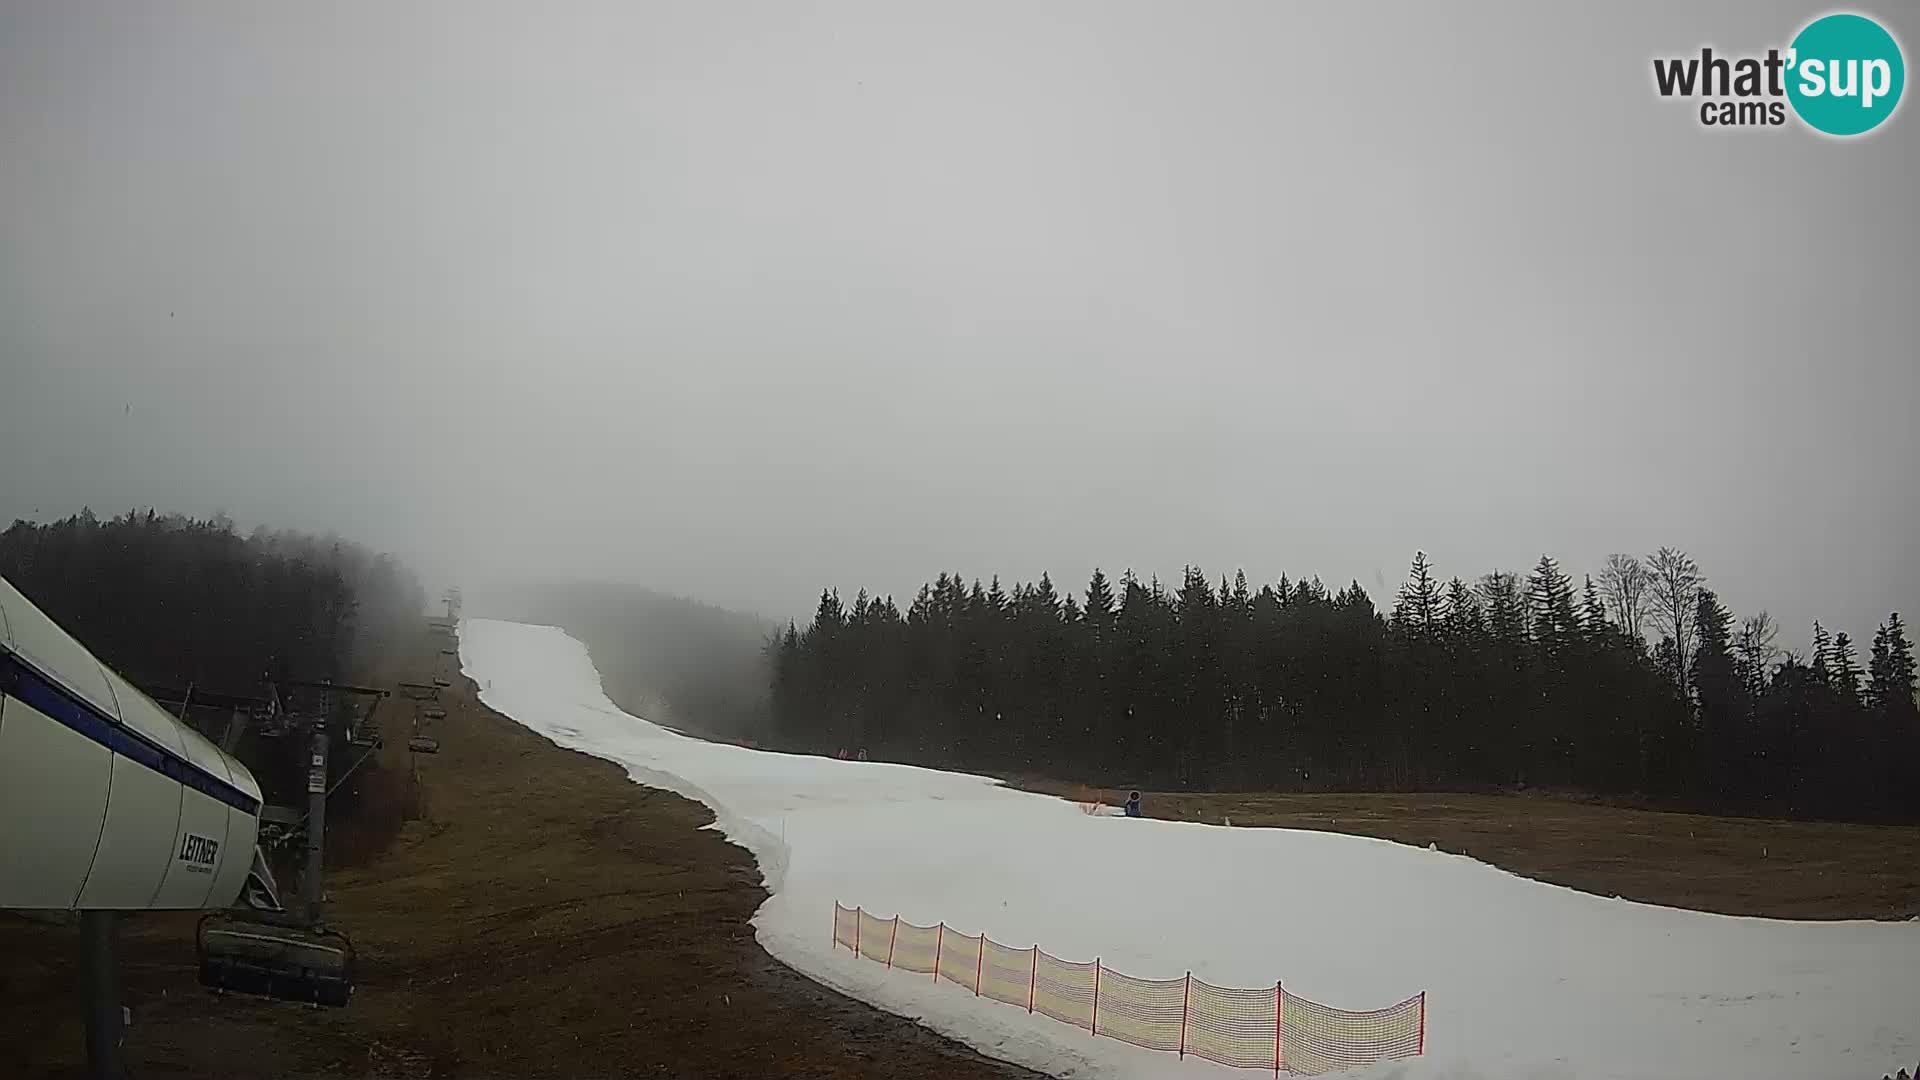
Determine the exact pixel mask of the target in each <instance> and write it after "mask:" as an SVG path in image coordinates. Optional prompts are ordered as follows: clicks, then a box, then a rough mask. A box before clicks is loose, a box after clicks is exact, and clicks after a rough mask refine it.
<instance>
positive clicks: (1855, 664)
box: [1827, 632, 1860, 705]
mask: <svg viewBox="0 0 1920 1080" xmlns="http://www.w3.org/2000/svg"><path fill="white" fill-rule="evenodd" d="M1827 664H1828V667H1829V671H1828V672H1827V679H1828V681H1829V683H1830V684H1831V685H1832V686H1833V690H1834V693H1836V694H1838V695H1840V700H1842V701H1844V702H1846V703H1847V704H1849V705H1858V704H1859V703H1860V662H1859V661H1858V660H1857V659H1856V658H1855V656H1854V651H1853V639H1851V638H1849V637H1848V636H1847V635H1846V634H1845V633H1844V632H1843V633H1839V634H1835V635H1833V649H1832V651H1831V653H1830V655H1829V656H1828V657H1827Z"/></svg>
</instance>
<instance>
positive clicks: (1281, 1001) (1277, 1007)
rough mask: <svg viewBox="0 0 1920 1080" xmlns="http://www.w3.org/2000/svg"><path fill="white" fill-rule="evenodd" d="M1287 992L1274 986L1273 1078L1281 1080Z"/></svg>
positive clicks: (1277, 985) (1278, 985)
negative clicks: (1282, 1040)
mask: <svg viewBox="0 0 1920 1080" xmlns="http://www.w3.org/2000/svg"><path fill="white" fill-rule="evenodd" d="M1286 1018H1287V998H1286V992H1285V991H1283V990H1281V989H1280V984H1279V983H1277V982H1276V983H1274V984H1273V1077H1274V1080H1280V1032H1281V1031H1282V1030H1284V1029H1285V1028H1286V1026H1287V1020H1286Z"/></svg>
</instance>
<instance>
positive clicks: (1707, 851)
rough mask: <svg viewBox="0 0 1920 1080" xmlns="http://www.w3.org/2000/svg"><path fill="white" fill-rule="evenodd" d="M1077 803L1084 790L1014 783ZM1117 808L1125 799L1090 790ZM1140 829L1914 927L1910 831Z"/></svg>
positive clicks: (1259, 812) (1256, 808)
mask: <svg viewBox="0 0 1920 1080" xmlns="http://www.w3.org/2000/svg"><path fill="white" fill-rule="evenodd" d="M1023 786H1027V787H1030V788H1033V789H1035V790H1044V791H1051V792H1054V793H1057V794H1064V795H1067V796H1068V797H1071V798H1082V797H1084V795H1085V794H1086V793H1088V792H1089V791H1090V790H1091V789H1084V788H1073V787H1068V786H1066V785H1058V784H1037V785H1036V784H1025V785H1023ZM1092 794H1096V795H1098V796H1099V797H1100V799H1101V800H1102V801H1104V802H1106V803H1109V804H1112V805H1118V804H1119V803H1121V802H1123V801H1125V799H1126V796H1127V793H1126V792H1125V791H1120V790H1102V791H1097V792H1092ZM1141 806H1142V809H1143V812H1144V813H1145V814H1146V816H1148V817H1157V818H1168V819H1171V820H1174V821H1204V822H1209V823H1212V824H1216V825H1217V824H1221V823H1223V822H1227V821H1231V822H1232V823H1233V824H1234V825H1235V826H1271V827H1279V828H1289V829H1317V830H1321V831H1325V832H1343V833H1354V834H1357V835H1360V836H1375V837H1380V838H1381V839H1385V840H1394V841H1398V842H1400V843H1403V844H1414V845H1417V846H1420V847H1426V846H1427V845H1428V844H1432V845H1435V846H1436V847H1438V848H1439V849H1440V850H1442V851H1450V852H1454V853H1457V854H1463V855H1471V856H1473V857H1474V858H1476V859H1479V860H1481V861H1483V862H1489V863H1492V864H1494V865H1495V866H1499V867H1502V868H1503V869H1507V870H1511V871H1513V872H1514V873H1516V874H1520V875H1522V876H1524V877H1530V878H1537V879H1539V880H1541V881H1550V882H1553V883H1554V884H1557V885H1567V886H1571V887H1572V888H1575V889H1580V890H1582V891H1585V892H1591V893H1598V894H1600V895H1602V896H1621V897H1625V898H1627V899H1629V900H1642V901H1646V902H1648V903H1654V904H1666V905H1668V906H1671V907H1683V908H1693V909H1696V910H1699V911H1715V912H1720V913H1722V914H1727V915H1759V916H1766V917H1768V918H1778V919H1906V918H1912V917H1914V916H1920V827H1916V826H1906V825H1896V826H1889V825H1846V824H1835V823H1830V822H1804V821H1771V820H1766V819H1759V818H1729V817H1710V816H1707V815H1702V814H1676V813H1667V812H1663V811H1656V810H1636V809H1627V808H1622V807H1618V806H1609V805H1604V804H1600V803H1595V802H1585V801H1579V800H1574V799H1565V798H1552V797H1546V796H1538V797H1535V796H1516V795H1434V794H1428V795H1420V794H1413V795H1408V794H1381V795H1372V794H1313V795H1277V794H1269V793H1251V794H1235V793H1210V794H1192V793H1185V792H1146V793H1145V794H1144V797H1143V798H1142V800H1141Z"/></svg>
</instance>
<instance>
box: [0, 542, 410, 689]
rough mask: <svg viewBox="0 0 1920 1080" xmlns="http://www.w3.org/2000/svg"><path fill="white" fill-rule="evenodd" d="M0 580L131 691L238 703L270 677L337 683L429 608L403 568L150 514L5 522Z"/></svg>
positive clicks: (344, 551)
mask: <svg viewBox="0 0 1920 1080" xmlns="http://www.w3.org/2000/svg"><path fill="white" fill-rule="evenodd" d="M0 576H4V577H5V578H6V579H7V580H8V581H10V582H12V583H13V585H14V587H16V588H18V589H19V590H20V591H21V592H22V593H24V594H25V595H26V596H27V598H28V599H29V600H32V601H33V602H34V603H35V604H37V605H39V607H40V609H41V610H43V611H45V612H46V613H47V614H48V615H49V616H51V617H52V618H53V619H54V620H55V621H56V622H58V623H60V625H61V626H63V627H65V628H66V630H67V632H68V633H70V634H72V635H73V636H74V637H75V638H77V639H79V640H80V641H81V642H82V643H83V644H85V645H86V646H87V647H88V648H89V649H90V650H92V651H93V653H94V655H96V656H98V657H100V659H101V660H103V661H105V662H106V663H107V664H108V665H109V666H111V667H113V668H115V669H116V670H118V671H120V672H121V673H122V674H124V675H126V676H127V678H129V679H130V680H132V681H133V682H134V683H136V684H139V685H147V686H164V687H174V688H185V687H187V686H188V685H192V686H195V687H198V688H199V689H202V690H206V691H209V692H215V693H232V694H243V695H249V694H257V693H259V692H260V690H261V679H262V676H263V675H265V674H267V673H269V672H272V673H274V674H275V675H276V676H277V677H280V678H291V679H312V680H318V679H334V680H344V679H346V678H348V677H349V675H350V673H351V672H353V671H354V670H355V669H356V668H358V667H359V666H361V665H362V664H364V663H365V662H366V661H367V660H368V659H369V658H371V657H372V656H374V655H377V654H378V653H379V652H381V651H383V650H386V649H389V648H391V647H392V646H393V644H394V642H395V641H396V640H397V639H398V635H400V634H402V633H405V632H406V631H407V630H409V629H411V628H413V627H415V626H417V625H418V620H419V618H420V615H421V613H422V612H423V611H424V610H425V602H426V596H425V592H424V590H423V589H422V587H421V585H420V583H419V581H418V580H416V579H415V578H414V577H413V575H412V574H411V573H409V572H408V571H407V570H406V568H405V567H403V566H402V565H400V563H399V562H397V561H396V560H395V559H393V558H392V557H391V556H388V555H382V554H376V553H374V552H372V551H370V550H368V549H367V548H364V547H362V546H360V545H358V544H354V543H352V542H349V541H346V540H341V539H338V538H335V537H316V536H309V535H306V534H302V533H297V532H284V531H271V530H267V529H257V530H255V531H254V532H252V533H251V534H249V535H246V536H241V535H239V534H238V533H237V532H236V531H235V529H234V526H233V522H232V521H230V520H228V519H227V518H225V517H214V518H210V519H204V520H202V519H196V518H191V517H185V516H181V515H177V514H160V513H156V512H155V511H153V510H146V511H142V512H131V511H130V512H128V513H126V514H124V515H122V516H119V517H115V518H111V519H108V520H105V521H102V520H100V519H98V518H96V517H95V516H94V514H93V513H92V511H90V510H83V511H81V512H80V513H78V514H75V515H73V516H72V517H68V518H65V519H63V520H60V521H53V522H48V523H45V524H40V523H36V522H31V521H24V520H19V521H15V522H14V523H13V525H12V526H11V527H9V528H8V529H7V530H6V531H5V532H0Z"/></svg>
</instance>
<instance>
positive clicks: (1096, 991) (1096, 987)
mask: <svg viewBox="0 0 1920 1080" xmlns="http://www.w3.org/2000/svg"><path fill="white" fill-rule="evenodd" d="M1087 1030H1089V1031H1091V1032H1093V1033H1094V1034H1095V1035H1098V1034H1100V958H1099V957H1097V956H1096V957H1094V958H1093V1026H1092V1027H1090V1028H1088V1029H1087Z"/></svg>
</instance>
